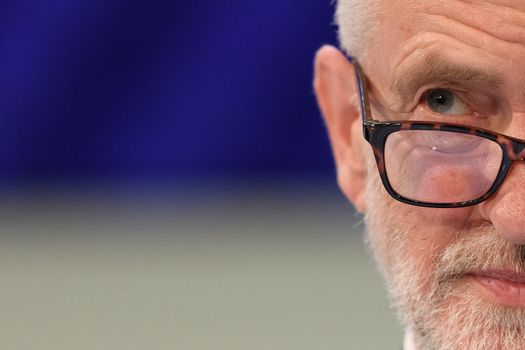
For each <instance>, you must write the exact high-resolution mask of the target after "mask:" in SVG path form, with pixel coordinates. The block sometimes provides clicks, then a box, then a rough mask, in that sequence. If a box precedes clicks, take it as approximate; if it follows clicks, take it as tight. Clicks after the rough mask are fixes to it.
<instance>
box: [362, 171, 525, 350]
mask: <svg viewBox="0 0 525 350" xmlns="http://www.w3.org/2000/svg"><path fill="white" fill-rule="evenodd" d="M372 171H375V172H376V173H377V170H376V169H372ZM380 186H382V185H381V183H380V182H379V180H378V179H377V177H376V178H375V179H374V180H372V181H371V182H370V183H369V186H368V189H367V203H371V204H372V205H368V206H367V213H366V218H365V219H366V223H367V228H368V231H369V233H368V241H369V242H368V243H369V246H370V247H371V249H372V251H373V252H374V255H375V258H376V261H377V263H378V265H379V267H380V269H381V270H382V273H383V275H384V278H385V280H386V282H387V286H388V289H389V294H390V297H391V300H392V302H393V304H394V306H395V307H396V309H397V311H398V315H399V317H400V319H401V321H402V322H403V323H404V325H405V326H406V327H407V328H409V329H411V330H412V331H413V333H414V339H415V342H416V347H417V349H418V350H461V349H468V350H489V349H490V350H503V349H504V350H509V349H520V350H523V349H525V307H519V306H503V305H499V304H495V303H490V302H488V301H487V300H484V299H482V298H481V297H480V295H479V293H476V292H475V291H473V290H471V289H470V288H468V284H466V283H465V278H466V276H465V274H466V273H467V272H469V271H475V270H479V269H483V268H488V267H491V268H497V267H501V268H503V266H509V264H511V266H515V268H516V271H517V272H523V271H525V247H524V246H515V245H511V244H509V243H507V242H505V241H503V240H502V239H501V238H499V237H498V236H497V234H496V233H495V232H494V228H493V227H492V225H490V223H485V224H482V225H480V226H478V227H475V228H470V229H469V230H468V234H467V231H465V232H458V233H457V238H456V239H455V240H454V241H453V242H452V243H451V244H450V245H449V246H448V247H446V249H445V250H444V251H443V252H441V253H440V254H439V256H435V257H432V267H431V269H430V271H422V270H421V267H420V266H421V264H420V262H418V261H416V259H415V258H412V257H411V255H410V254H408V252H407V244H406V239H405V238H406V233H407V232H406V230H407V228H406V226H404V224H405V223H404V222H403V219H402V218H400V217H399V213H396V212H395V211H394V210H391V208H389V205H388V204H387V203H386V202H385V196H384V193H380V192H379V191H381V190H382V189H381V187H380ZM389 209H390V210H389ZM420 225H421V224H420ZM420 227H421V226H420ZM421 230H424V226H423V228H422V229H421ZM379 246H382V247H381V248H382V249H381V248H379V249H378V247H379ZM385 247H387V248H386V249H385ZM379 251H383V252H386V253H383V254H380V253H379ZM383 255H387V256H383Z"/></svg>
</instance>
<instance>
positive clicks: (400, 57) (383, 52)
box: [362, 0, 525, 93]
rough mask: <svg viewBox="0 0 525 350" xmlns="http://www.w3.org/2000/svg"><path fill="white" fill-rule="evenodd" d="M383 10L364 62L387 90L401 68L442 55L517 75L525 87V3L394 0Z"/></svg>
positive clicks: (519, 0)
mask: <svg viewBox="0 0 525 350" xmlns="http://www.w3.org/2000/svg"><path fill="white" fill-rule="evenodd" d="M382 9H383V11H382V13H381V14H380V15H379V16H380V18H379V23H380V25H379V27H378V28H377V32H376V36H375V38H374V40H373V41H371V44H370V46H369V47H368V48H367V50H366V59H365V61H364V62H362V65H363V66H364V68H365V71H366V72H367V73H368V75H369V76H370V77H371V80H373V81H375V82H376V83H378V84H377V85H379V86H380V87H382V88H383V89H385V90H386V88H387V87H389V86H390V85H391V83H392V81H393V80H394V79H395V75H396V71H397V73H399V71H403V69H401V68H400V67H402V66H417V65H418V64H419V65H420V66H421V63H422V62H423V63H424V62H426V61H427V60H429V59H431V58H432V57H434V56H441V57H444V58H445V59H446V60H447V61H449V62H453V63H458V64H461V65H463V66H470V67H474V68H476V69H481V68H483V69H484V70H486V71H491V72H493V73H494V74H495V75H497V76H499V77H502V78H503V79H504V80H505V79H506V80H508V81H511V80H513V79H514V81H515V82H514V86H513V87H512V88H513V89H516V88H517V87H518V85H517V84H518V80H519V81H520V85H519V90H521V91H522V92H523V91H524V88H523V86H522V85H523V84H522V83H521V79H518V77H519V76H523V75H525V65H524V64H523V62H525V1H523V0H490V1H487V0H483V1H463V0H441V1H428V0H390V1H383V6H382ZM509 89H510V88H509ZM384 93H387V92H386V91H384Z"/></svg>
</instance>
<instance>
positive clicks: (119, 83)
mask: <svg viewBox="0 0 525 350" xmlns="http://www.w3.org/2000/svg"><path fill="white" fill-rule="evenodd" d="M332 13H333V6H331V5H330V4H329V2H328V1H309V2H305V1H299V0H286V1H253V0H252V1H246V0H243V1H221V2H219V1H215V2H210V1H191V2H190V1H168V0H153V1H148V2H146V1H130V0H103V1H102V0H67V1H66V0H48V1H37V0H27V1H24V0H16V1H14V0H4V1H2V2H1V3H0V26H1V27H0V176H1V178H2V179H8V180H13V179H16V180H19V179H30V180H53V179H83V178H111V179H126V178H140V179H143V178H144V179H148V178H193V177H209V176H213V177H223V178H238V177H246V176H257V177H259V176H263V177H268V176H269V177H272V178H273V177H275V176H284V177H289V176H296V175H307V176H319V177H322V178H324V177H327V178H328V177H332V176H333V174H332V173H333V170H332V160H331V156H330V150H329V146H328V141H327V138H326V135H325V128H324V126H323V122H322V120H321V118H320V113H319V111H318V109H317V106H316V103H315V99H314V96H313V92H312V87H311V81H312V63H313V57H314V54H315V51H316V49H317V48H318V47H319V46H320V45H322V44H324V43H331V44H334V43H335V41H336V39H335V27H334V26H333V25H331V23H332Z"/></svg>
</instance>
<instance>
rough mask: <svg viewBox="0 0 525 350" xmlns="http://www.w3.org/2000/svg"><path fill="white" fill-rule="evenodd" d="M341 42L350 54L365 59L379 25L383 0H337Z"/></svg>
mask: <svg viewBox="0 0 525 350" xmlns="http://www.w3.org/2000/svg"><path fill="white" fill-rule="evenodd" d="M336 1H337V9H336V14H335V22H336V24H337V26H338V28H339V30H338V32H339V43H340V45H341V47H342V49H343V50H345V51H346V53H348V54H349V55H351V56H353V57H357V58H360V59H363V56H365V55H366V48H367V46H369V45H370V43H371V41H372V39H373V38H374V34H375V32H376V31H377V28H378V26H379V12H380V5H381V1H378V0H336Z"/></svg>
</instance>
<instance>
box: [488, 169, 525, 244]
mask: <svg viewBox="0 0 525 350" xmlns="http://www.w3.org/2000/svg"><path fill="white" fill-rule="evenodd" d="M479 208H480V212H481V215H482V216H483V217H484V218H485V219H486V220H489V221H490V222H491V223H492V224H493V225H494V228H495V230H496V232H497V233H498V234H499V235H500V236H501V237H502V238H503V239H505V240H506V241H508V242H509V243H513V244H519V245H525V162H523V161H517V162H514V164H513V165H512V167H511V168H510V169H509V173H508V174H507V176H506V178H505V181H504V182H503V184H502V185H501V187H500V189H499V190H498V192H497V193H496V194H495V195H494V196H492V197H491V198H490V199H488V200H487V201H485V202H483V203H481V204H480V205H479Z"/></svg>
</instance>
